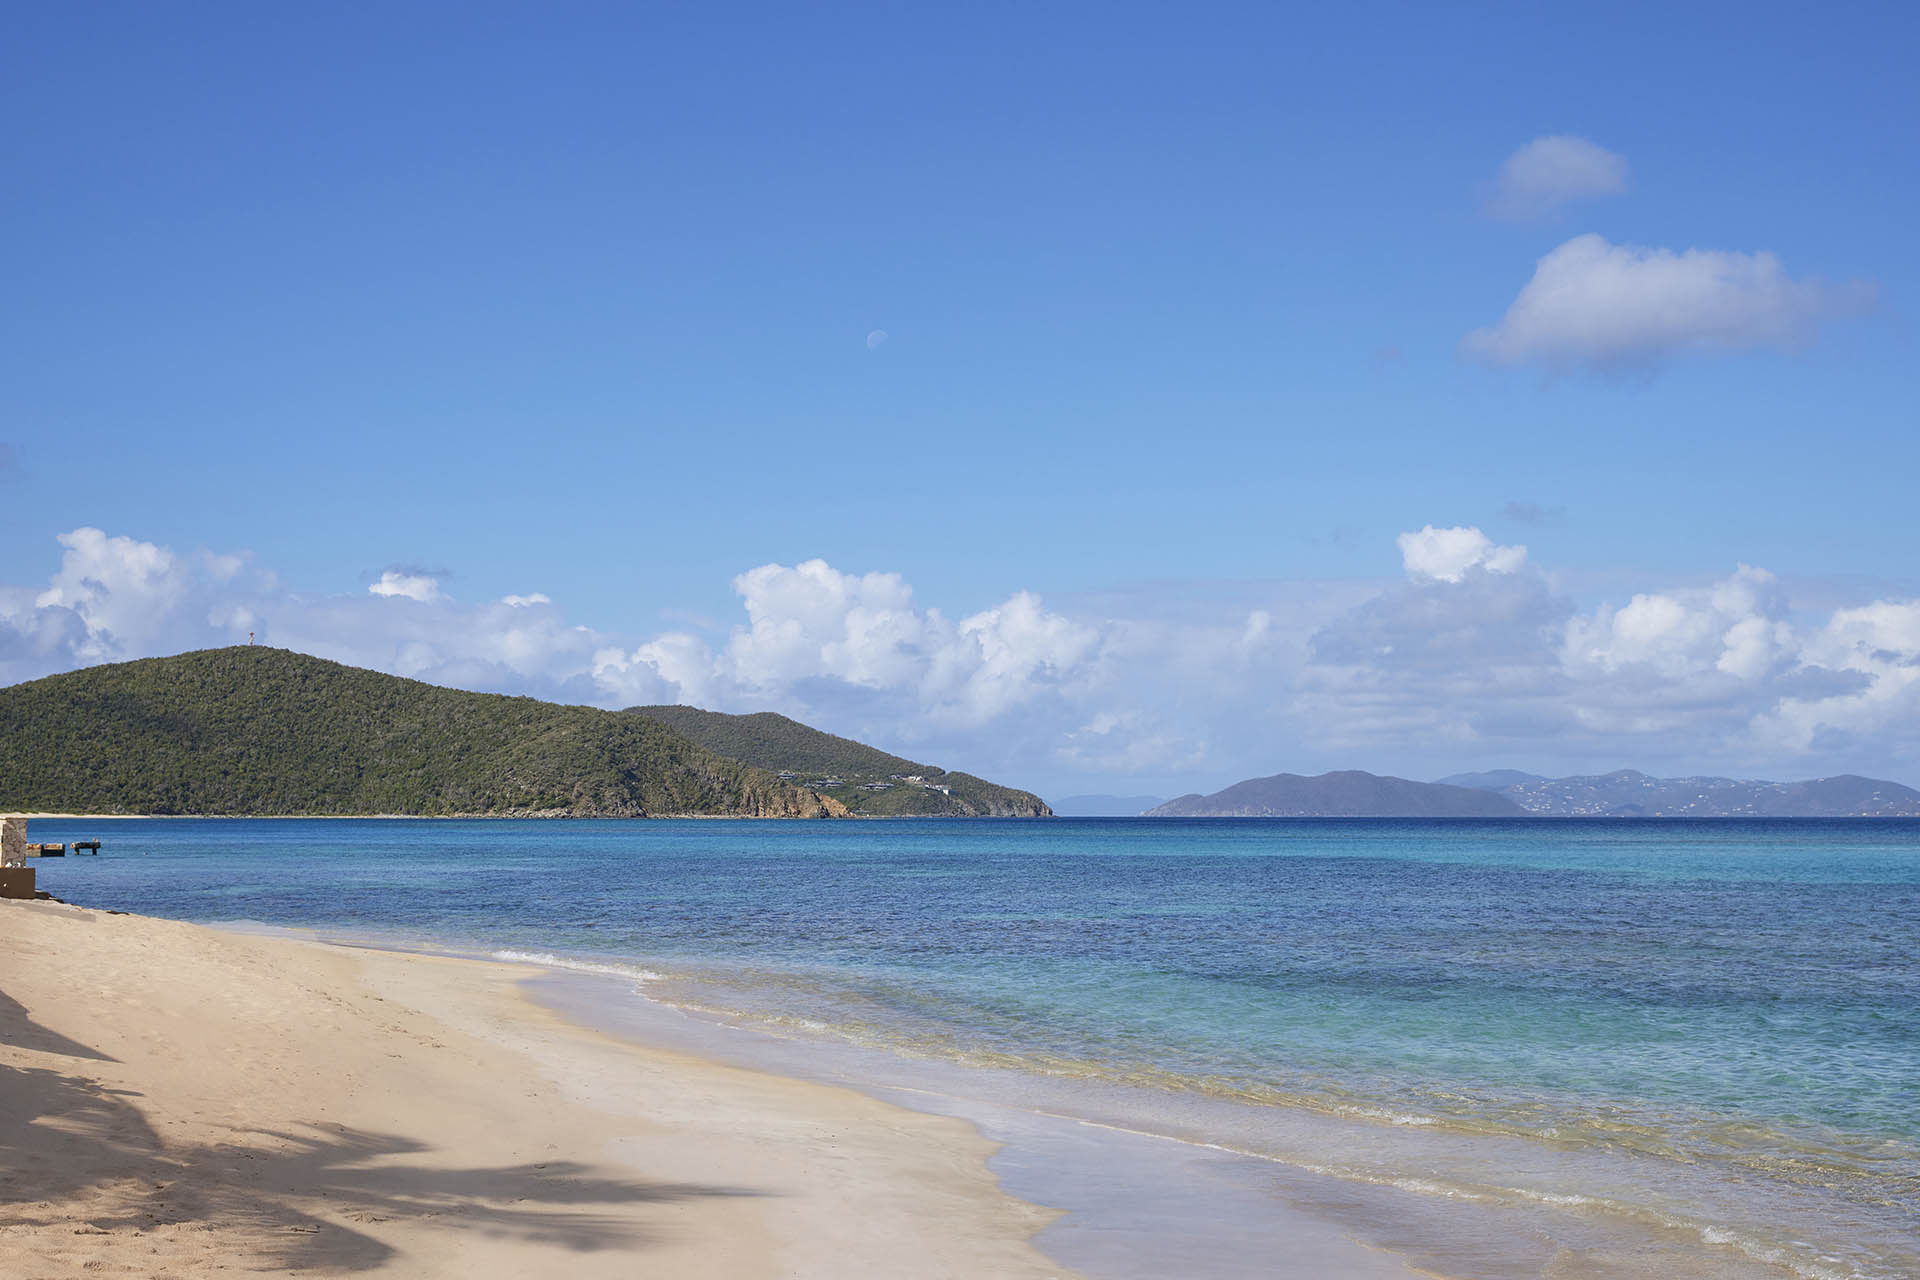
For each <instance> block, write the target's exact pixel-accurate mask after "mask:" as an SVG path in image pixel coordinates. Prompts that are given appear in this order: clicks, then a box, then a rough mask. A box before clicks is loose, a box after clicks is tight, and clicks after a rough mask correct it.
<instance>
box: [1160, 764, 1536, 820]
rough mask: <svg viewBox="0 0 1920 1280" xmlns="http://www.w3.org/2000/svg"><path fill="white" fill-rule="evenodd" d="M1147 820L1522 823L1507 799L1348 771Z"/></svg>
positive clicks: (1164, 811) (1240, 786)
mask: <svg viewBox="0 0 1920 1280" xmlns="http://www.w3.org/2000/svg"><path fill="white" fill-rule="evenodd" d="M1142 816H1143V817H1148V818H1518V817H1525V816H1526V811H1525V810H1524V809H1522V808H1521V807H1520V806H1519V805H1517V804H1515V803H1514V802H1513V801H1511V800H1509V799H1507V798H1506V797H1505V796H1501V795H1496V794H1495V793H1493V792H1490V791H1486V790H1481V789H1477V788H1473V787H1458V786H1451V785H1448V784H1446V783H1439V782H1412V781H1409V780H1408V779H1406V778H1392V777H1381V776H1379V775H1376V774H1371V773H1363V772H1361V771H1360V770H1358V769H1347V770H1342V771H1339V772H1335V773H1323V774H1321V775H1319V776H1318V777H1313V778H1308V777H1302V776H1301V775H1300V774H1297V773H1276V774H1274V775H1273V776H1272V777H1270V778H1249V779H1247V780H1246V781H1245V782H1236V783H1234V784H1233V785H1232V786H1230V787H1227V788H1225V789H1224V790H1221V791H1216V792H1214V793H1213V794H1212V795H1210V796H1202V795H1185V796H1181V797H1180V798H1179V799H1177V800H1169V801H1167V802H1166V803H1165V804H1163V805H1159V806H1157V807H1155V808H1153V809H1149V810H1147V812H1146V813H1145V814H1143V815H1142Z"/></svg>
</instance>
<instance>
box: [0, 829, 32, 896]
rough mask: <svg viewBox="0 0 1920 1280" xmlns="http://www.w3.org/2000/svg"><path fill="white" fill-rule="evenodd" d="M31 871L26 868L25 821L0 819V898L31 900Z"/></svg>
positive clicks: (29, 868)
mask: <svg viewBox="0 0 1920 1280" xmlns="http://www.w3.org/2000/svg"><path fill="white" fill-rule="evenodd" d="M35 896H37V895H36V893H35V888H34V873H33V869H32V868H31V867H29V866H27V820H26V819H25V818H0V898H32V897H35Z"/></svg>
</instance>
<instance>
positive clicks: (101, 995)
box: [0, 902, 1072, 1280]
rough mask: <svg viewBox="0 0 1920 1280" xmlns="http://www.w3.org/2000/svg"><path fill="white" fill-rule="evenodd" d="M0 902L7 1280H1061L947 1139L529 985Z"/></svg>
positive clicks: (0, 1101) (415, 963) (436, 964)
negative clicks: (200, 1278) (368, 1279)
mask: <svg viewBox="0 0 1920 1280" xmlns="http://www.w3.org/2000/svg"><path fill="white" fill-rule="evenodd" d="M3 906H4V909H3V910H0V957H4V964H0V992H4V995H5V999H4V1000H0V1135H3V1136H4V1141H0V1258H6V1259H9V1260H10V1262H16V1264H17V1266H18V1272H17V1273H18V1274H24V1275H30V1276H36V1277H38V1276H64V1275H69V1274H71V1275H79V1274H83V1273H92V1272H98V1271H100V1270H103V1269H105V1270H121V1271H128V1272H133V1273H138V1274H173V1275H197V1274H203V1273H211V1272H212V1271H213V1270H216V1269H223V1268H226V1267H246V1266H253V1267H271V1268H273V1269H279V1270H288V1271H294V1272H298V1273H315V1274H347V1273H360V1272H381V1271H385V1272H389V1273H392V1274H405V1275H418V1276H432V1275H447V1276H477V1277H486V1276H509V1275H538V1274H555V1273H557V1272H558V1271H559V1270H561V1269H564V1270H565V1271H566V1272H567V1273H568V1274H569V1275H570V1276H574V1277H579V1278H581V1280H587V1278H589V1277H594V1276H599V1275H609V1276H612V1275H623V1276H624V1275H631V1274H633V1273H634V1271H635V1268H636V1267H639V1266H644V1267H646V1268H647V1269H648V1270H649V1273H650V1274H661V1275H693V1274H698V1275H701V1276H703V1277H712V1278H713V1280H731V1278H732V1277H740V1278H741V1280H746V1278H748V1277H759V1276H773V1275H782V1276H876V1277H877V1276H894V1275H901V1274H915V1275H927V1276H932V1275H946V1276H981V1275H992V1276H1010V1277H1019V1276H1034V1277H1041V1276H1052V1277H1058V1276H1066V1275H1070V1274H1072V1273H1071V1272H1070V1271H1069V1270H1068V1269H1067V1268H1065V1267H1062V1266H1061V1265H1059V1264H1057V1263H1056V1262H1054V1261H1053V1260H1052V1259H1050V1258H1048V1257H1046V1256H1045V1255H1043V1254H1042V1253H1041V1252H1040V1251H1039V1250H1038V1249H1036V1248H1035V1247H1034V1246H1033V1244H1032V1243H1031V1238H1032V1237H1033V1235H1034V1234H1035V1233H1037V1232H1038V1231H1040V1230H1041V1229H1043V1228H1044V1227H1045V1226H1046V1225H1047V1224H1048V1222H1049V1221H1050V1220H1051V1219H1052V1218H1053V1217H1054V1216H1055V1215H1054V1214H1053V1212H1052V1211H1050V1210H1048V1209H1045V1208H1042V1207H1040V1206H1037V1205H1034V1204H1030V1203H1027V1202H1025V1201H1022V1200H1019V1199H1017V1198H1015V1197H1014V1196H1012V1195H1010V1194H1008V1193H1007V1192H1006V1191H1005V1190H1004V1189H1002V1187H1001V1186H1000V1185H999V1184H998V1182H997V1181H996V1179H995V1177H994V1176H993V1174H992V1173H990V1172H989V1170H988V1168H987V1162H988V1160H989V1159H990V1158H991V1157H992V1155H993V1153H994V1144H993V1143H991V1142H990V1141H989V1140H988V1139H986V1138H985V1137H983V1136H981V1135H980V1134H979V1133H978V1132H977V1131H976V1130H975V1129H974V1127H973V1126H971V1125H969V1124H967V1123H965V1122H963V1121H959V1120H954V1119H947V1118H942V1117H938V1116H933V1115H928V1114H924V1113H920V1112H915V1111H909V1110H906V1109H904V1108H900V1107H897V1106H894V1105H891V1104H888V1103H885V1102H881V1101H878V1100H875V1099H873V1098H869V1097H866V1096H864V1095H862V1094H859V1093H855V1092H853V1091H851V1090H846V1089H840V1088H834V1087H832V1086H828V1085H823V1084H817V1083H810V1082H806V1081H800V1080H793V1079H786V1078H781V1077H777V1076H772V1075H768V1074H765V1073H761V1072H755V1071H751V1070H743V1069H740V1068H737V1067H729V1066H724V1065H718V1064H714V1063H708V1062H702V1061H699V1060H696V1059H694V1058H690V1057H688V1056H686V1055H682V1054H677V1053H674V1052H671V1051H666V1050H657V1049H648V1048H644V1047H641V1046H638V1045H635V1044H632V1043H629V1042H625V1041H619V1040H615V1039H613V1038H611V1037H608V1036H605V1035H601V1034H599V1033H596V1032H594V1031H592V1030H591V1029H588V1028H584V1027H580V1026H577V1025H575V1024H573V1023H572V1022H570V1021H569V1020H567V1019H564V1018H562V1017H559V1016H557V1015H555V1014H553V1013H551V1012H549V1011H547V1010H545V1009H543V1008H542V1007H541V1006H540V1005H539V1004H538V1003H536V1002H534V1001H532V1000H530V999H527V998H526V997H525V996H524V995H523V994H522V993H521V992H520V990H519V987H520V984H521V982H522V980H523V979H524V978H525V977H527V976H528V974H529V973H530V972H531V971H530V970H529V969H528V968H527V967H526V966H519V965H512V964H505V963H496V962H488V961H482V960H472V959H462V958H447V957H440V956H433V955H423V954H413V953H405V952H395V951H377V950H362V949H359V948H349V947H341V946H331V945H328V944H325V943H320V942H306V941H303V940H298V939H292V938H285V937H270V936H259V935H250V934H239V933H232V932H227V931H221V930H216V929H209V928H205V927H203V926H198V925H192V924H184V923H178V922H174V921H169V920H161V919H154V918H148V917H143V916H137V915H123V914H119V913H107V912H102V911H95V910H89V909H86V908H82V907H76V906H70V905H64V904H57V903H47V902H9V903H5V904H3Z"/></svg>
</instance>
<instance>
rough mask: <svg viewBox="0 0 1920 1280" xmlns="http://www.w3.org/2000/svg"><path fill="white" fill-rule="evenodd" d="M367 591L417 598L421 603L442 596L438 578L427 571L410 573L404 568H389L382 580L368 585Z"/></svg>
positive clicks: (405, 598) (393, 596)
mask: <svg viewBox="0 0 1920 1280" xmlns="http://www.w3.org/2000/svg"><path fill="white" fill-rule="evenodd" d="M367 591H368V593H369V594H371V595H376V596H386V597H388V598H389V599H392V598H395V597H398V598H400V599H403V600H417V601H419V602H420V603H421V604H427V603H429V602H431V601H434V600H438V599H441V598H442V597H441V591H440V580H439V579H438V578H436V577H434V576H432V575H430V574H425V573H409V572H407V571H406V570H403V569H389V570H387V571H386V572H385V573H383V574H381V575H380V581H378V582H376V583H374V584H373V585H372V586H370V587H368V588H367Z"/></svg>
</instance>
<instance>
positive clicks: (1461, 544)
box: [1395, 525, 1527, 582]
mask: <svg viewBox="0 0 1920 1280" xmlns="http://www.w3.org/2000/svg"><path fill="white" fill-rule="evenodd" d="M1395 541H1396V542H1397V543H1398V544H1399V547H1400V559H1401V563H1402V564H1404V565H1405V566H1406V570H1407V572H1408V573H1409V574H1411V575H1412V576H1413V577H1416V578H1433V579H1435V580H1437V581H1440V582H1458V581H1460V580H1461V579H1462V578H1464V577H1466V576H1467V571H1468V570H1470V569H1485V570H1486V571H1487V572H1488V573H1513V572H1514V571H1516V570H1517V569H1519V568H1520V566H1521V565H1523V564H1525V563H1526V562H1527V549H1526V548H1525V547H1518V546H1516V547H1501V546H1495V545H1494V541H1493V539H1492V538H1489V537H1488V536H1487V535H1486V534H1484V533H1482V532H1480V530H1478V529H1476V528H1472V527H1470V526H1469V527H1458V526H1456V527H1455V528H1452V529H1436V528H1434V527H1433V526H1432V525H1427V526H1426V527H1425V528H1423V529H1420V530H1418V531H1417V532H1413V533H1403V534H1401V535H1400V536H1399V537H1398V538H1397V539H1395Z"/></svg>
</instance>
